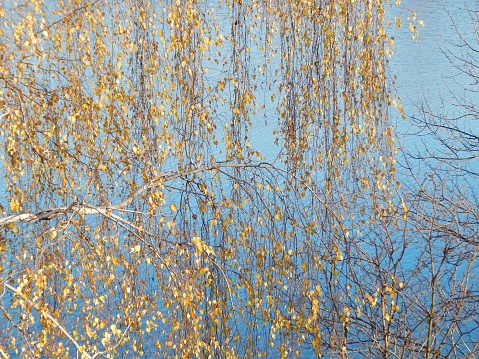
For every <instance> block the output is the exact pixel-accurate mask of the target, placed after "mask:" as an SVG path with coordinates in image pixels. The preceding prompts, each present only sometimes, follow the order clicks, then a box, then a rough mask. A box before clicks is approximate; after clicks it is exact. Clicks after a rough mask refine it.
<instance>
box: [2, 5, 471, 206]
mask: <svg viewBox="0 0 479 359" xmlns="http://www.w3.org/2000/svg"><path fill="white" fill-rule="evenodd" d="M469 5H470V6H472V5H473V2H472V1H469ZM465 7H466V4H464V3H460V2H458V1H455V0H448V1H444V2H441V1H430V0H416V1H412V0H407V1H403V2H402V5H401V6H400V8H399V9H396V8H393V10H391V13H390V17H391V19H392V18H394V16H395V15H397V16H399V17H400V18H402V21H403V27H402V28H400V29H397V28H396V27H395V26H394V25H391V27H390V30H389V31H390V35H391V36H394V38H395V52H396V53H395V55H394V56H393V57H392V58H391V61H390V69H391V72H392V74H394V75H395V76H396V77H397V78H396V81H395V90H396V91H397V93H398V95H399V96H400V97H401V99H402V104H403V107H404V112H405V114H406V119H402V118H401V117H400V116H399V114H397V113H396V112H395V111H394V110H392V111H391V116H392V120H393V123H394V124H395V126H396V129H397V134H398V138H399V141H400V143H401V144H402V145H403V146H404V148H405V149H406V150H408V151H410V152H413V153H414V152H422V151H424V149H425V148H427V149H430V150H434V149H439V144H438V143H437V142H435V141H432V140H431V139H430V138H424V137H418V136H417V135H416V132H417V128H416V127H415V126H414V124H413V123H412V122H411V121H410V120H409V119H408V116H417V115H418V114H419V112H420V108H419V107H418V106H421V104H422V103H424V102H425V101H427V102H428V103H429V104H430V106H431V107H432V108H436V109H438V111H445V112H448V113H451V114H452V113H454V112H455V111H457V109H456V108H455V107H454V104H453V103H448V102H445V103H444V102H443V101H442V99H444V98H446V99H448V98H449V99H450V93H449V91H450V90H452V91H454V92H457V93H461V92H463V87H464V86H466V85H469V82H468V79H467V78H465V77H463V76H461V75H460V74H459V71H458V70H457V69H454V68H453V66H452V65H451V63H450V61H449V60H448V59H447V57H446V56H445V55H444V52H445V51H447V49H451V48H453V46H454V44H457V43H458V33H457V29H456V28H455V27H454V26H453V24H452V20H451V18H452V19H454V20H455V21H456V24H457V26H458V29H459V31H460V32H462V33H463V34H464V35H465V36H466V37H467V38H469V39H471V40H474V34H473V31H472V29H473V27H472V24H471V22H470V19H469V18H468V17H467V15H466V12H465ZM408 9H414V10H415V11H416V13H417V19H419V20H422V21H423V22H424V25H425V27H424V28H422V27H420V28H419V36H420V39H419V40H413V39H412V37H411V32H410V30H409V27H408V22H407V17H408V16H412V13H411V12H410V11H409V10H408ZM213 74H214V73H213ZM267 110H268V111H265V117H264V120H261V121H258V122H256V123H255V124H254V126H253V130H252V133H251V142H252V146H253V147H254V148H256V149H258V150H259V151H260V152H261V153H263V154H264V155H265V156H266V158H267V159H268V160H273V159H274V157H275V156H276V154H277V151H278V148H277V147H276V146H275V145H274V135H273V133H272V132H273V129H274V128H275V127H276V124H277V119H276V118H277V115H276V113H275V110H274V106H271V108H269V109H267ZM3 171H4V168H3V165H2V163H1V161H0V174H2V173H3ZM402 180H404V179H402ZM0 203H2V204H3V205H6V188H5V182H4V181H3V180H1V179H0Z"/></svg>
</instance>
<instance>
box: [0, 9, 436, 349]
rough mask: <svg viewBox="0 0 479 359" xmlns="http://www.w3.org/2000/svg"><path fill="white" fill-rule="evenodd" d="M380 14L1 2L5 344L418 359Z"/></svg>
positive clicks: (0, 344) (0, 248)
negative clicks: (262, 136) (411, 358)
mask: <svg viewBox="0 0 479 359" xmlns="http://www.w3.org/2000/svg"><path fill="white" fill-rule="evenodd" d="M385 6H389V5H388V2H384V1H380V0H369V1H358V2H352V1H346V0H344V1H343V0H340V1H319V2H311V1H306V0H304V1H303V0H300V1H290V2H286V1H257V0H251V1H227V0H226V1H224V2H221V1H220V2H214V3H213V4H210V3H208V2H204V1H200V0H178V1H164V2H150V1H143V0H141V1H138V0H135V1H118V0H110V1H101V0H96V1H89V2H88V1H83V0H74V1H73V0H72V1H57V2H55V1H38V0H22V1H21V2H16V3H12V2H9V1H5V2H4V3H3V5H2V8H1V11H0V15H1V16H2V24H4V25H3V27H2V28H1V33H0V36H1V41H0V46H1V48H0V54H1V55H0V56H1V59H0V66H1V74H2V78H1V80H0V81H1V82H0V84H1V91H2V92H1V94H2V97H1V99H0V108H1V110H2V118H1V120H0V128H1V133H0V136H1V137H0V140H1V143H2V144H3V153H2V155H3V157H2V159H3V166H4V168H5V171H4V172H5V181H6V189H7V198H6V202H2V203H3V204H4V207H2V212H3V213H2V214H3V217H2V218H0V226H1V228H2V233H1V237H0V255H1V256H2V262H1V263H2V264H1V267H0V276H1V279H0V284H1V286H2V288H3V289H4V292H3V294H2V297H1V302H0V308H1V309H2V310H1V312H0V316H1V317H0V318H1V319H0V320H1V322H2V323H5V325H4V327H5V330H4V331H3V332H2V333H1V334H0V355H1V356H3V357H8V356H21V357H28V358H34V357H51V358H57V357H72V356H80V355H81V356H83V357H87V358H88V357H89V358H93V357H100V356H101V357H117V356H123V357H154V356H158V357H215V358H222V357H225V358H235V357H265V356H270V357H287V356H293V357H300V356H313V355H316V356H319V355H321V354H322V355H329V356H337V357H347V356H349V355H356V354H357V355H362V356H366V357H368V356H371V355H373V356H381V357H393V356H394V357H405V356H409V355H412V354H417V355H418V356H420V355H422V354H423V353H427V355H429V356H431V355H430V354H431V353H432V351H431V350H430V346H422V344H421V340H423V339H424V340H426V342H427V341H428V340H429V338H432V336H433V334H431V333H432V331H430V332H429V334H427V335H423V333H419V334H417V335H416V333H415V332H414V330H411V327H410V326H411V325H412V324H411V323H412V321H413V320H414V319H415V318H416V317H415V315H416V314H417V313H418V311H419V310H421V308H422V304H420V303H419V304H418V302H417V301H416V298H414V297H413V295H414V293H416V292H417V286H418V284H417V283H415V282H414V281H413V279H414V278H415V277H414V275H415V274H416V273H417V271H414V270H411V269H410V268H408V267H407V265H406V264H405V258H406V255H407V250H408V248H410V246H411V242H410V241H409V240H406V238H407V236H408V235H409V233H411V231H413V230H414V229H415V227H414V226H416V225H417V224H416V222H414V225H410V224H409V223H410V222H408V221H409V218H410V217H409V215H410V212H411V211H410V209H409V208H408V207H410V206H408V204H409V202H408V198H407V197H405V196H403V194H402V192H401V191H400V190H399V186H398V184H397V179H396V177H395V173H394V172H395V166H394V163H395V155H396V152H397V148H396V145H395V142H394V134H393V129H392V127H391V125H390V122H389V113H388V112H389V104H390V103H391V102H392V100H391V98H392V95H391V93H390V90H389V87H388V86H389V85H388V78H387V76H386V75H387V72H386V67H387V57H388V54H389V53H390V47H391V45H392V39H390V38H388V36H387V35H386V31H385V19H384V12H385ZM265 121H266V122H268V124H269V126H266V127H265V128H266V129H263V131H266V132H267V137H266V138H268V139H267V140H266V142H267V144H266V145H264V144H263V146H259V145H258V143H259V141H258V131H259V130H258V128H259V127H260V125H262V123H263V122H265ZM269 128H273V131H271V130H269ZM269 138H274V140H271V141H269ZM263 141H264V140H263ZM267 147H271V148H274V150H273V151H270V152H268V151H265V150H266V149H267ZM273 153H274V154H273ZM418 213H420V212H418ZM417 223H425V222H424V221H420V222H417ZM418 233H422V232H418ZM423 262H425V263H426V259H424V261H423ZM421 263H422V262H421ZM429 317H431V316H429ZM419 327H420V328H422V327H421V326H417V327H416V328H419ZM411 333H412V334H411ZM426 347H427V349H424V348H426Z"/></svg>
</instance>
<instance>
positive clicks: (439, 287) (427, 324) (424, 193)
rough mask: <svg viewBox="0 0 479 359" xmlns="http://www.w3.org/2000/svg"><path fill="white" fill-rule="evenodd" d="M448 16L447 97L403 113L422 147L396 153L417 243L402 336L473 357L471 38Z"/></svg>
mask: <svg viewBox="0 0 479 359" xmlns="http://www.w3.org/2000/svg"><path fill="white" fill-rule="evenodd" d="M465 13H466V14H469V19H467V18H461V19H460V21H461V23H462V24H463V25H464V24H469V20H470V26H471V27H468V30H469V29H471V28H472V29H473V30H472V31H470V33H471V34H475V35H477V24H478V18H477V14H476V13H475V12H474V11H471V10H467V7H466V11H465ZM451 21H452V23H453V25H454V29H455V30H456V32H457V34H458V37H457V39H456V40H455V41H453V42H452V43H450V44H448V45H447V47H444V48H443V53H444V55H445V56H446V57H447V58H448V59H449V61H450V63H451V71H450V73H451V74H454V73H459V76H458V77H451V78H449V79H448V82H447V83H445V84H444V88H445V89H446V93H447V96H445V97H444V98H443V99H442V103H441V106H440V107H439V108H433V106H432V105H431V104H430V103H428V102H427V101H423V102H422V103H421V102H420V101H419V100H418V101H417V107H416V111H415V113H410V114H408V116H407V118H408V120H409V121H410V122H411V123H412V124H413V126H415V127H414V128H415V129H416V130H417V131H415V136H416V138H417V140H418V142H419V141H421V140H422V142H423V146H419V148H420V150H419V151H415V152H414V151H413V150H411V149H409V150H407V151H406V150H403V152H404V157H405V160H404V163H405V166H404V167H403V168H402V169H401V171H400V172H403V173H406V175H407V176H408V177H409V178H410V179H411V181H408V182H403V192H402V193H403V194H404V196H405V197H406V198H407V202H408V204H409V207H410V208H409V215H408V221H409V223H410V225H412V226H413V231H410V232H409V233H411V234H412V235H413V236H414V237H412V240H413V241H417V243H418V245H419V247H420V248H422V251H421V253H422V254H421V256H419V257H418V258H417V260H416V261H415V262H414V268H415V275H414V277H413V276H411V283H410V285H411V286H413V287H416V288H420V290H418V291H417V292H416V293H414V295H412V298H410V299H409V301H410V302H422V303H425V305H423V306H422V307H418V308H414V307H412V308H409V309H408V312H409V314H406V315H405V317H408V318H409V319H408V320H409V327H410V332H409V333H410V334H409V338H410V340H411V342H412V343H414V346H415V347H416V348H418V349H420V350H425V353H426V356H427V357H448V358H449V357H476V356H477V355H478V354H477V353H478V345H477V336H478V333H479V323H478V320H477V318H478V308H477V300H478V296H477V294H478V290H479V288H478V286H477V283H478V274H479V270H478V269H479V268H478V260H477V254H478V244H479V242H478V239H477V233H478V228H479V227H478V224H479V221H478V214H479V211H478V200H477V194H476V193H477V187H476V185H475V182H476V178H477V175H478V172H477V170H476V168H477V155H476V152H477V130H476V126H475V121H476V119H477V107H476V106H477V104H476V103H475V99H474V93H475V92H476V89H475V87H476V81H475V79H476V78H477V74H476V67H475V65H474V64H475V61H474V59H475V57H476V56H477V55H476V54H477V43H475V42H473V41H471V37H468V36H467V34H465V33H461V32H460V31H459V29H458V27H457V26H456V23H455V21H459V19H454V17H453V16H451ZM474 41H477V39H474ZM460 77H462V79H461V78H460ZM464 78H465V79H466V81H467V83H469V84H471V85H470V86H466V87H463V88H462V89H460V90H458V88H457V87H456V86H455V85H457V84H459V83H464V82H462V80H463V79H464ZM451 83H452V84H453V86H451ZM418 164H420V166H418ZM411 294H412V293H411ZM413 312H414V313H413ZM418 338H419V340H418ZM422 355H424V354H422Z"/></svg>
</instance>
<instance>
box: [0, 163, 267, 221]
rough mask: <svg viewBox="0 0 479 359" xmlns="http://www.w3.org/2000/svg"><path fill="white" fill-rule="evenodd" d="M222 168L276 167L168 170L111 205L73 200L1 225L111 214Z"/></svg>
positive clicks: (228, 165) (218, 165) (220, 165)
mask: <svg viewBox="0 0 479 359" xmlns="http://www.w3.org/2000/svg"><path fill="white" fill-rule="evenodd" d="M221 168H270V169H271V168H275V167H274V166H273V165H272V164H270V163H267V162H261V163H223V162H218V163H214V164H211V165H208V166H203V167H200V168H195V169H190V170H185V171H180V172H167V173H165V174H163V175H162V176H160V178H158V179H155V180H152V181H150V182H148V183H145V184H144V185H143V186H141V187H140V188H138V189H137V190H136V191H134V192H133V193H132V194H130V195H129V196H128V198H126V199H125V200H123V201H121V202H120V203H117V204H113V205H109V206H94V205H91V204H87V203H76V202H73V203H72V204H70V205H69V206H67V207H66V206H65V207H58V208H51V209H47V210H43V211H40V212H36V213H28V212H26V213H20V214H14V215H10V216H6V217H3V218H0V226H1V225H7V224H10V223H17V222H37V221H47V220H51V219H53V218H55V217H58V216H59V215H62V214H69V213H78V214H82V215H88V214H109V213H111V211H113V210H122V209H124V208H125V207H127V206H128V205H130V204H131V203H132V202H133V201H134V200H135V199H136V198H138V197H139V196H140V195H141V194H142V193H143V192H145V191H146V190H148V189H150V188H155V187H158V186H160V185H162V184H163V183H165V182H169V181H172V180H174V179H177V178H181V177H184V176H189V175H194V174H197V173H202V172H207V171H214V170H219V169H221Z"/></svg>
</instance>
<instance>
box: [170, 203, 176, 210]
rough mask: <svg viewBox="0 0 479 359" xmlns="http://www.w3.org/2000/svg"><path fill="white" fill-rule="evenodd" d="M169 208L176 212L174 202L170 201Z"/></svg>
mask: <svg viewBox="0 0 479 359" xmlns="http://www.w3.org/2000/svg"><path fill="white" fill-rule="evenodd" d="M170 209H171V210H172V211H173V212H176V211H177V209H176V204H174V203H172V204H170Z"/></svg>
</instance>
